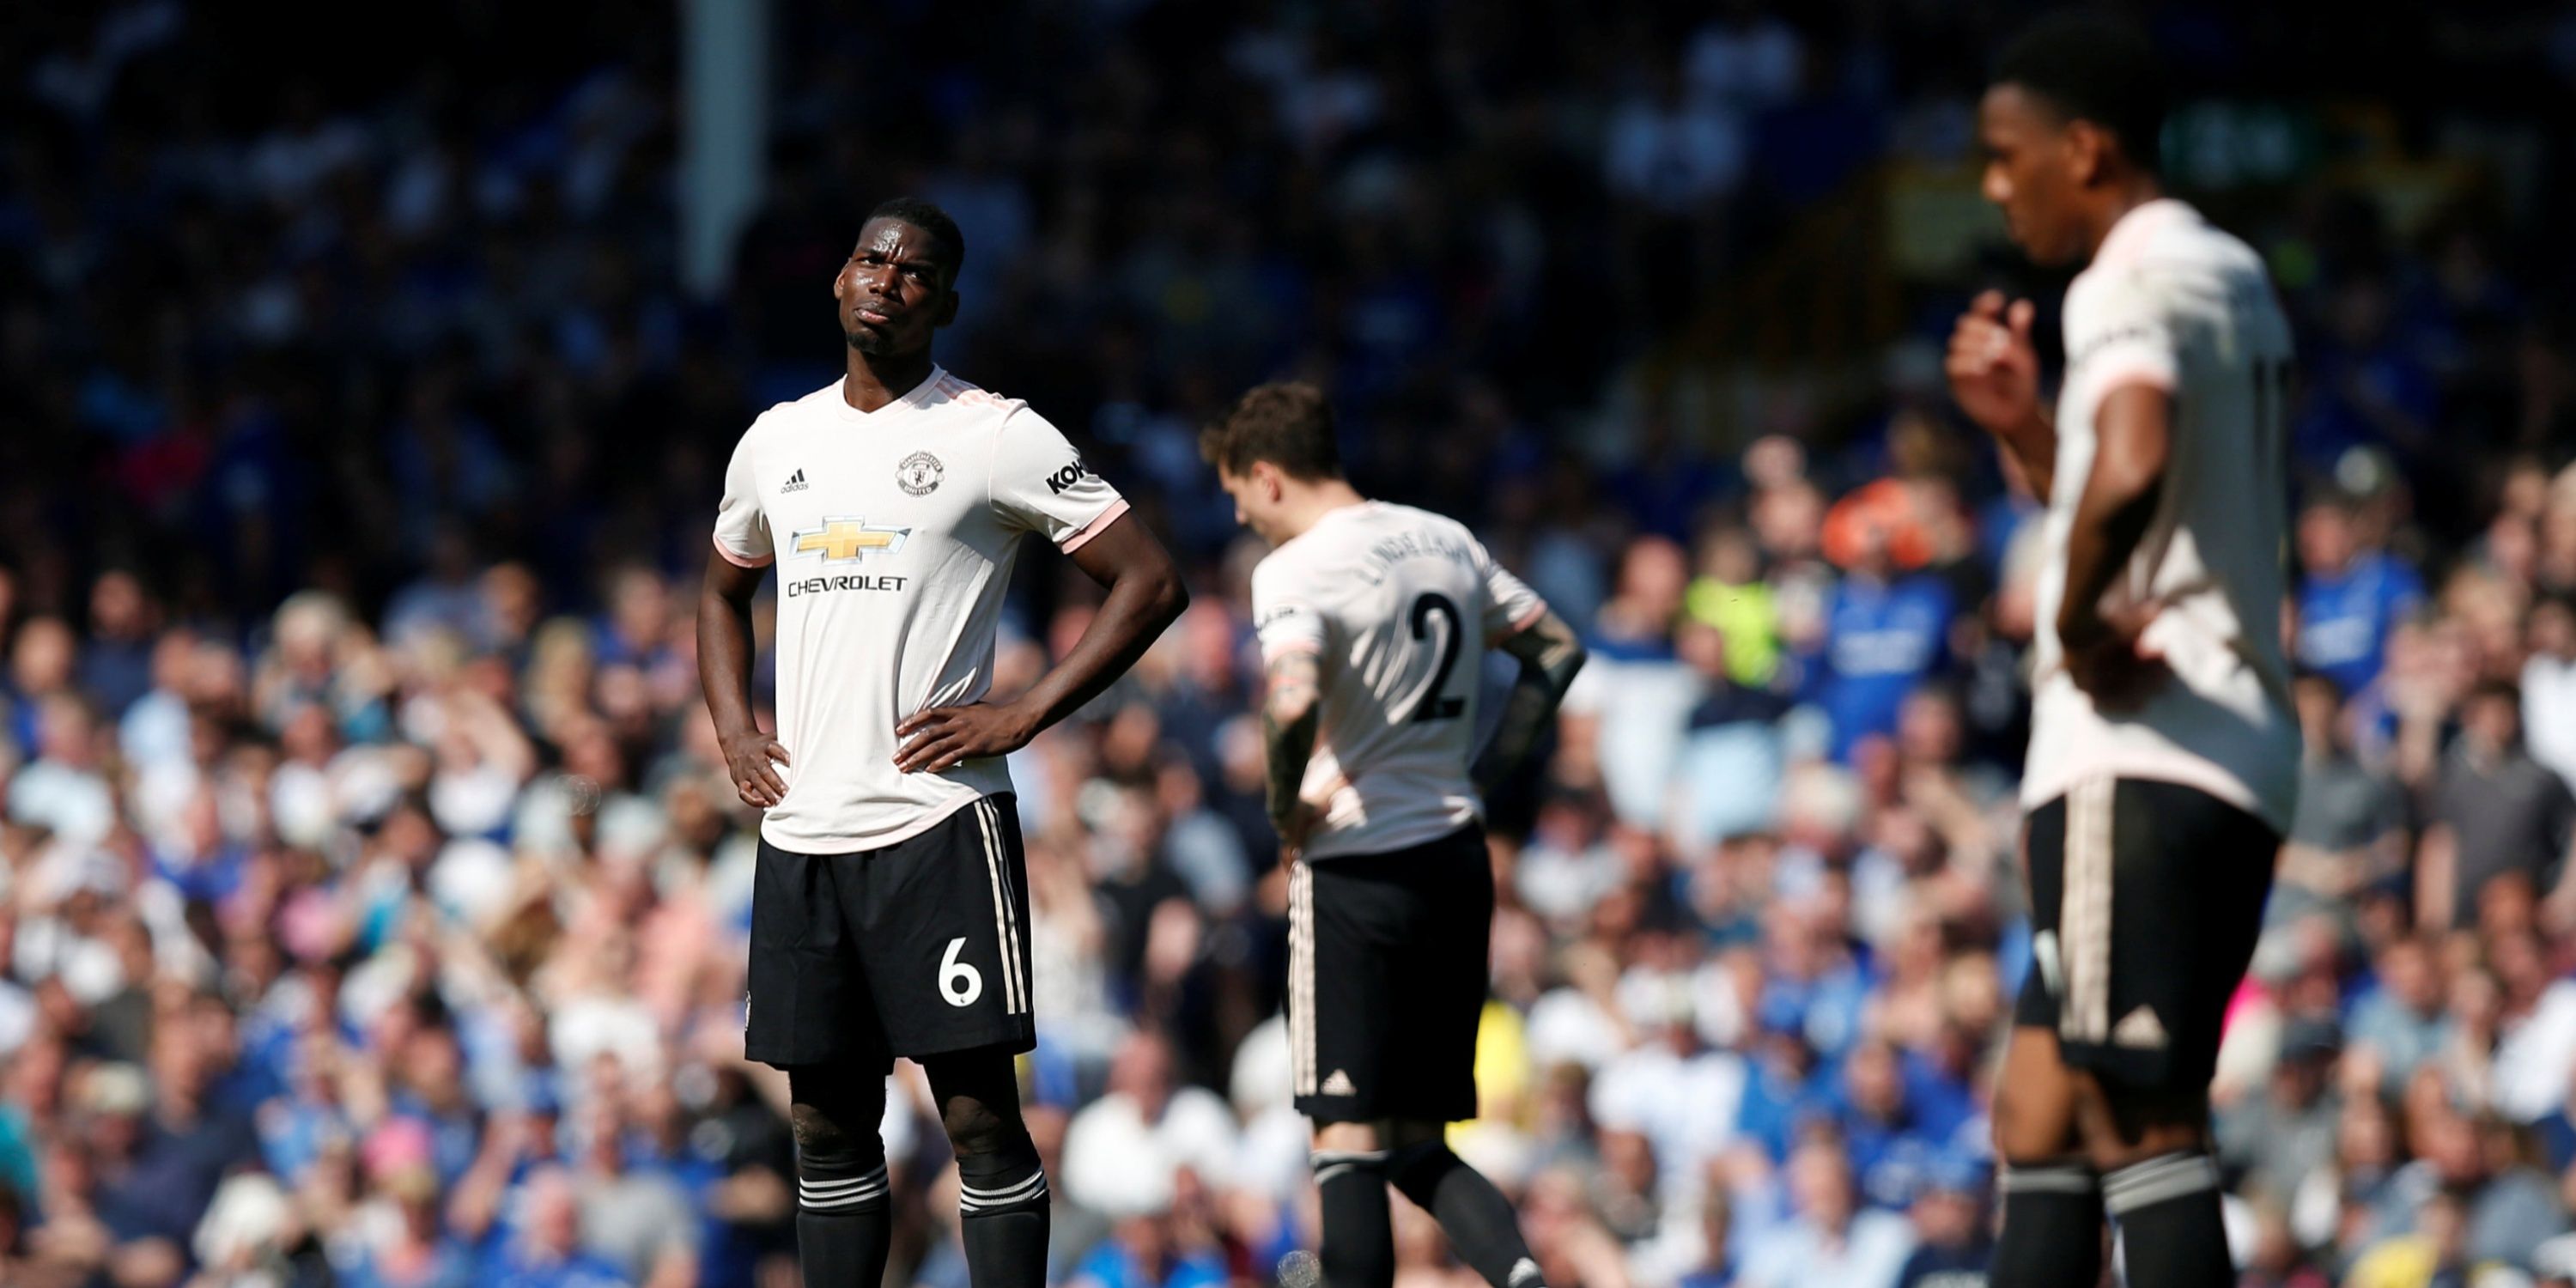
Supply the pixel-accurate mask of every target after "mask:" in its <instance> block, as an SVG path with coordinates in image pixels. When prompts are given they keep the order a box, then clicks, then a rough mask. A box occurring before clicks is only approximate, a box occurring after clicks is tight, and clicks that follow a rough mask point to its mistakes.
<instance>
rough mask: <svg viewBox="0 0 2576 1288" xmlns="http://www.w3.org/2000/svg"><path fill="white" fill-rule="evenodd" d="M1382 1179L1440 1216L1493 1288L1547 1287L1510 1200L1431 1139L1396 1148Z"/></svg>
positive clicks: (1462, 1256) (1463, 1255) (1452, 1240)
mask: <svg viewBox="0 0 2576 1288" xmlns="http://www.w3.org/2000/svg"><path fill="white" fill-rule="evenodd" d="M1387 1179H1388V1180H1390V1181H1393V1182H1395V1188H1396V1189H1398V1190H1401V1191H1403V1193H1404V1197H1406V1198H1409V1199H1411V1200H1413V1201H1414V1203H1415V1204H1416V1205H1417V1206H1419V1207H1420V1208H1421V1209H1422V1210H1423V1211H1425V1212H1429V1213H1430V1214H1431V1215H1432V1216H1433V1217H1434V1218H1435V1219H1437V1220H1438V1221H1439V1222H1440V1229H1441V1230H1442V1231H1443V1232H1444V1233H1446V1234H1447V1235H1448V1236H1449V1246H1451V1247H1453V1248H1455V1249H1457V1250H1458V1259H1459V1260H1461V1261H1464V1262H1466V1263H1467V1264H1468V1265H1471V1266H1474V1267H1475V1268H1476V1273H1477V1274H1480V1275H1483V1276H1484V1277H1485V1282H1486V1283H1489V1284H1492V1285H1493V1288H1546V1285H1545V1284H1543V1283H1542V1282H1540V1279H1539V1273H1538V1262H1536V1261H1534V1260H1532V1259H1531V1258H1530V1254H1529V1245H1528V1244H1527V1243H1524V1242H1522V1240H1521V1226H1520V1221H1519V1220H1518V1219H1517V1218H1516V1217H1514V1216H1513V1215H1512V1203H1511V1200H1509V1199H1507V1198H1504V1197H1503V1192H1502V1191H1501V1190H1498V1189H1495V1188H1494V1183H1493V1182H1492V1181H1489V1180H1486V1179H1485V1176H1484V1173H1482V1172H1479V1171H1477V1170H1476V1169H1475V1168H1472V1167H1469V1166H1467V1164H1466V1163H1465V1162H1464V1161H1463V1160H1461V1159H1460V1158H1459V1157H1458V1156H1457V1155H1456V1154H1453V1153H1450V1152H1449V1147H1448V1146H1446V1145H1443V1144H1441V1143H1440V1142H1439V1141H1436V1140H1428V1141H1424V1142H1422V1143H1421V1144H1419V1145H1409V1146H1406V1147H1405V1148H1403V1149H1400V1150H1397V1151H1396V1152H1395V1155H1394V1157H1393V1158H1391V1159H1390V1160H1389V1161H1388V1165H1387Z"/></svg>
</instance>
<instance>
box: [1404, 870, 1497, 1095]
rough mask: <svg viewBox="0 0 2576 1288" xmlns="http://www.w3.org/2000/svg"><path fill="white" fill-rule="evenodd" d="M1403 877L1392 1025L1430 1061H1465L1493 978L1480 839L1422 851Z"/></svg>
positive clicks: (1489, 873) (1489, 886) (1488, 874)
mask: <svg viewBox="0 0 2576 1288" xmlns="http://www.w3.org/2000/svg"><path fill="white" fill-rule="evenodd" d="M1404 875H1405V877H1406V878H1407V880H1406V885H1407V887H1408V888H1409V889H1410V890H1411V891H1412V893H1413V899H1412V901H1411V903H1410V904H1409V906H1408V908H1407V911H1408V912H1409V913H1410V914H1411V915H1410V917H1409V919H1408V921H1407V923H1406V925H1405V926H1404V928H1403V933H1402V936H1401V938H1400V939H1399V940H1398V942H1397V943H1396V945H1395V954H1396V961H1395V963H1394V970H1395V972H1396V974H1397V976H1398V979H1399V981H1400V982H1399V985H1398V987H1397V988H1396V990H1395V995H1394V998H1393V1003H1394V1008H1395V1016H1394V1022H1395V1026H1396V1028H1397V1029H1398V1030H1399V1032H1402V1033H1406V1034H1409V1035H1415V1036H1418V1037H1420V1038H1421V1039H1423V1040H1424V1045H1425V1046H1426V1047H1427V1048H1428V1050H1427V1051H1426V1052H1425V1055H1426V1056H1428V1057H1430V1058H1433V1059H1435V1060H1444V1061H1451V1062H1454V1060H1455V1059H1457V1058H1458V1057H1460V1056H1461V1055H1462V1054H1463V1056H1464V1057H1465V1058H1467V1059H1469V1060H1470V1061H1472V1059H1473V1058H1474V1046H1475V1041H1476V1027H1477V1024H1478V1022H1479V1021H1480V1020H1481V1019H1482V1018H1483V1016H1484V1010H1485V1000H1486V994H1487V991H1488V987H1489V984H1490V982H1491V979H1492V966H1491V961H1492V956H1493V953H1492V946H1493V945H1492V941H1493V927H1494V874H1493V867H1492V865H1491V863H1490V862H1489V861H1488V860H1487V857H1486V853H1485V845H1484V837H1483V834H1482V833H1481V832H1480V831H1477V830H1476V829H1473V828H1470V829H1468V830H1466V831H1464V832H1460V833H1457V834H1455V835H1453V836H1451V837H1449V838H1446V839H1444V840H1442V841H1439V842H1435V843H1433V845H1431V846H1427V847H1425V852H1424V853H1423V854H1422V855H1421V857H1420V859H1419V861H1418V865H1417V866H1416V867H1414V868H1413V869H1411V870H1410V871H1407V872H1406V873H1405V874H1404Z"/></svg>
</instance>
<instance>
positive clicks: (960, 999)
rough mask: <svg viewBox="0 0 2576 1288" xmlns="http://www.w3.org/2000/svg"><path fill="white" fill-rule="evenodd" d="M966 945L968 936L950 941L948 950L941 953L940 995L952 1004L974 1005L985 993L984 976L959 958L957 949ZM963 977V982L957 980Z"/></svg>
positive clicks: (961, 936) (960, 936)
mask: <svg viewBox="0 0 2576 1288" xmlns="http://www.w3.org/2000/svg"><path fill="white" fill-rule="evenodd" d="M965 946H966V936H964V935H959V936H958V937H956V938H955V939H951V940H949V941H948V951H947V952H944V953H941V954H940V955H939V995H940V996H941V997H944V998H946V999H948V1004H949V1005H950V1006H973V1005H974V1004H975V999H976V998H979V997H982V996H983V995H984V976H983V975H982V974H981V973H979V972H977V971H976V969H975V968H974V967H972V966H969V965H967V964H966V963H964V962H961V961H959V960H957V951H958V950H959V949H961V948H964V947H965ZM960 979H963V980H965V981H966V982H965V983H963V984H960V983H958V982H957V981H958V980H960Z"/></svg>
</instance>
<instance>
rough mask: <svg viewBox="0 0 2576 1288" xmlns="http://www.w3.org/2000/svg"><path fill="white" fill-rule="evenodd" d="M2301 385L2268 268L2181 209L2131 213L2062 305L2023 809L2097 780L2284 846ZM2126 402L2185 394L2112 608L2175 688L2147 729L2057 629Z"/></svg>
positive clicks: (2142, 717)
mask: <svg viewBox="0 0 2576 1288" xmlns="http://www.w3.org/2000/svg"><path fill="white" fill-rule="evenodd" d="M2289 368H2290V326H2289V323H2288V321H2287V320H2285V319H2284V318H2283V317H2282V315H2281V310H2280V306H2279V304H2278V302H2277V301H2276V300H2275V299H2274V297H2273V293H2272V283H2271V279H2270V278H2269V277H2268V276H2266V275H2265V273H2264V271H2263V262H2262V260H2261V258H2260V257H2259V256H2257V255H2256V254H2255V253H2254V252H2253V251H2252V250H2251V249H2249V248H2248V247H2247V246H2246V245H2245V243H2243V242H2241V241H2238V240H2237V239H2236V238H2234V237H2231V236H2229V235H2228V234H2226V233H2225V232H2222V231H2220V230H2219V229H2217V228H2214V227H2212V226H2210V224H2209V223H2208V222H2207V221H2205V220H2203V219H2202V218H2201V217H2200V214H2199V212H2197V211H2195V210H2193V209H2192V208H2191V207H2190V206H2187V205H2185V204H2183V203H2182V202H2179V201H2174V200H2170V199H2168V200H2161V201H2151V202H2148V203H2147V204H2145V205H2142V206H2140V207H2138V208H2137V209H2135V210H2132V211H2130V212H2129V213H2128V214H2127V215H2126V216H2124V217H2122V218H2121V220H2120V222H2119V223H2117V224H2115V225H2113V226H2112V229H2111V233H2110V236H2108V237H2106V238H2104V239H2103V242H2102V247H2101V249H2100V250H2099V251H2098V252H2097V253H2096V254H2095V255H2094V257H2093V263H2092V264H2091V265H2090V266H2089V267H2087V268H2086V269H2085V270H2084V272H2083V273H2081V274H2079V275H2078V276H2077V277H2076V279H2075V282H2074V284H2073V285H2072V286H2070V287H2068V288H2067V292H2066V377H2065V383H2064V386H2063V388H2062V389H2061V390H2060V392H2059V395H2058V400H2057V472H2056V479H2055V483H2054V487H2053V490H2052V493H2051V495H2050V497H2049V498H2048V518H2047V523H2046V526H2045V528H2044V529H2043V537H2044V539H2045V554H2046V557H2045V559H2044V561H2043V562H2042V564H2041V570H2040V580H2039V588H2038V597H2037V604H2036V607H2037V610H2038V626H2039V632H2038V633H2039V639H2038V648H2037V656H2036V665H2035V668H2034V671H2033V676H2032V688H2033V698H2032V719H2031V738H2030V758H2029V764H2028V767H2027V769H2026V770H2025V771H2024V773H2023V775H2022V800H2023V803H2024V804H2026V805H2028V806H2032V807H2037V806H2039V805H2042V804H2045V803H2047V802H2048V801H2050V800H2053V799H2055V798H2057V797H2059V796H2063V795H2065V794H2066V792H2067V789H2068V788H2070V787H2072V786H2073V785H2074V784H2075V783H2077V782H2079V781H2082V780H2084V779H2090V778H2110V777H2116V778H2138V779H2151V780H2155V781H2160V782H2172V783H2180V784H2182V785H2184V786H2187V787H2193V788H2197V789H2199V790H2201V791H2204V792H2207V793H2209V794H2210V795H2212V796H2215V797H2217V798H2219V799H2220V800H2223V801H2226V802H2227V803H2229V804H2231V805H2234V806H2236V807H2237V808H2239V809H2242V810H2245V811H2246V812H2248V813H2251V814H2254V815H2257V816H2259V817H2260V818H2262V819H2263V821H2264V822H2266V823H2268V824H2270V825H2271V827H2272V829H2273V830H2274V831H2276V832H2280V833H2287V832H2288V831H2289V828H2290V814H2291V811H2292V810H2293V809H2294V808H2295V807H2296V805H2297V801H2298V790H2299V725H2298V720H2297V717H2296V716H2295V715H2294V713H2293V711H2292V709H2291V705H2290V667H2289V662H2288V659H2287V657H2286V656H2285V653H2284V649H2283V647H2282V643H2281V612H2282V599H2283V595H2284V592H2285V582H2286V578H2287V573H2286V569H2285V566H2284V562H2283V561H2284V558H2285V554H2286V546H2285V544H2284V543H2285V541H2286V539H2287V530H2288V524H2289V519H2288V513H2289V483H2288V480H2287V478H2286V477H2285V476H2284V471H2285V470H2286V469H2287V461H2288V458H2287V452H2286V447H2285V443H2284V440H2283V425H2282V422H2283V419H2284V412H2285V409H2284V407H2283V406H2282V403H2283V396H2284V393H2285V392H2286V386H2287V384H2288V381H2289ZM2131 383H2144V384H2149V385H2154V386H2156V387H2158V388H2161V389H2164V390H2166V391H2168V392H2169V393H2170V394H2171V395H2172V399H2173V404H2172V405H2173V413H2172V414H2173V420H2172V443H2171V451H2170V455H2169V457H2168V459H2167V461H2166V465H2165V476H2164V488H2163V493H2162V495H2160V496H2159V497H2158V498H2157V500H2156V508H2155V512H2154V515H2153V516H2152V517H2151V518H2150V520H2149V522H2148V526H2147V531H2146V535H2145V536H2143V537H2142V538H2140V539H2139V542H2138V548H2137V550H2136V551H2135V552H2134V553H2133V554H2131V555H2130V557H2129V561H2128V563H2127V565H2126V566H2124V567H2123V568H2122V569H2121V570H2120V571H2119V573H2118V575H2117V576H2116V578H2115V579H2114V580H2113V582H2112V586H2111V590H2110V594H2109V598H2110V599H2111V600H2113V601H2115V602H2124V603H2129V604H2143V605H2149V606H2152V608H2153V609H2154V616H2153V619H2152V620H2151V621H2150V622H2149V623H2148V625H2147V628H2146V633H2145V635H2144V636H2143V637H2142V642H2143V643H2144V644H2145V645H2146V646H2147V647H2148V648H2149V649H2150V650H2152V651H2153V652H2155V653H2156V654H2158V655H2159V656H2161V657H2162V658H2163V659H2164V661H2165V664H2166V665H2167V666H2169V667H2171V668H2172V670H2173V677H2174V681H2173V682H2172V683H2168V684H2165V685H2163V686H2162V687H2160V688H2159V689H2157V690H2156V691H2155V693H2154V694H2153V696H2151V697H2149V698H2148V699H2147V700H2146V701H2145V703H2144V704H2143V705H2142V706H2141V707H2140V708H2139V709H2137V710H2134V711H2123V712H2104V711H2101V710H2098V709H2096V708H2095V706H2094V705H2093V700H2092V698H2090V697H2088V696H2087V695H2086V694H2085V693H2084V692H2083V691H2082V690H2081V689H2078V688H2076V687H2075V683H2074V681H2073V680H2071V679H2069V678H2068V677H2067V674H2066V668H2065V662H2064V653H2063V650H2062V649H2061V648H2060V647H2059V644H2058V639H2057V612H2058V606H2059V605H2060V604H2061V603H2062V602H2063V601H2064V599H2065V595H2066V544H2067V535H2068V532H2069V530H2070V528H2071V527H2072V526H2073V523H2074V517H2075V510H2076V506H2077V503H2078V502H2079V501H2080V500H2081V499H2082V497H2083V495H2084V484H2085V479H2086V477H2087V476H2088V475H2089V474H2091V473H2092V469H2093V456H2094V450H2095V446H2096V442H2097V439H2096V437H2095V418H2096V416H2097V415H2098V414H2099V412H2100V410H2101V406H2102V399H2103V397H2104V396H2105V395H2106V394H2108V393H2110V392H2111V391H2113V390H2115V389H2117V388H2120V387H2121V386H2124V385H2127V384H2131Z"/></svg>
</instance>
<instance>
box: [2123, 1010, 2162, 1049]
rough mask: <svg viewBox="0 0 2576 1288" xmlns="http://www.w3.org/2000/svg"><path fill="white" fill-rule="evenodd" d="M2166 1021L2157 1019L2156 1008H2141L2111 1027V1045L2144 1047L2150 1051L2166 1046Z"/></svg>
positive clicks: (2124, 1016)
mask: <svg viewBox="0 0 2576 1288" xmlns="http://www.w3.org/2000/svg"><path fill="white" fill-rule="evenodd" d="M2165 1041H2166V1039H2165V1026H2164V1021H2162V1020H2159V1019H2157V1018H2156V1012H2155V1008H2153V1007H2148V1006H2141V1007H2139V1008H2138V1009H2136V1010H2134V1011H2131V1012H2129V1013H2128V1014H2126V1015H2123V1016H2121V1017H2120V1022H2119V1023H2117V1024H2114V1025H2112V1026H2111V1045H2113V1046H2124V1047H2144V1048H2146V1049H2148V1050H2150V1051H2153V1050H2158V1049H2161V1048H2162V1047H2163V1046H2164V1045H2165Z"/></svg>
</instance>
